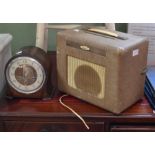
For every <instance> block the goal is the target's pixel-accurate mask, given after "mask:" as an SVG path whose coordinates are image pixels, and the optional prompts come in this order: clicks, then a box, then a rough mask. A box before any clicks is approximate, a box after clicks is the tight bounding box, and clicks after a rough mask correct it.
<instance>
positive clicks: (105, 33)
mask: <svg viewBox="0 0 155 155" xmlns="http://www.w3.org/2000/svg"><path fill="white" fill-rule="evenodd" d="M88 31H90V32H95V33H100V34H104V35H108V36H111V37H116V38H118V37H119V35H118V34H116V33H114V32H111V31H108V30H103V29H97V28H89V29H88Z"/></svg>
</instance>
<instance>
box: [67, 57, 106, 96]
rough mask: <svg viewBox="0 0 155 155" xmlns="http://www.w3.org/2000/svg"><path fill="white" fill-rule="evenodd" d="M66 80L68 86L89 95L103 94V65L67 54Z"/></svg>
mask: <svg viewBox="0 0 155 155" xmlns="http://www.w3.org/2000/svg"><path fill="white" fill-rule="evenodd" d="M67 66H68V67H67V82H68V85H69V86H70V87H72V88H73V89H76V90H78V91H79V92H83V93H87V94H88V95H89V96H93V97H96V98H98V99H103V98H104V96H105V67H103V66H101V65H98V64H95V63H92V62H88V61H85V60H82V59H78V58H76V57H72V56H67Z"/></svg>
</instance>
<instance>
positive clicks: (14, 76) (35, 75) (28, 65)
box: [6, 56, 46, 94]
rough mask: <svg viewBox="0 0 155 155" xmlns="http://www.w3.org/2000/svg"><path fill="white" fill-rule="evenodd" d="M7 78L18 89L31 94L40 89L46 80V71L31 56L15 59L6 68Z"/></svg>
mask: <svg viewBox="0 0 155 155" xmlns="http://www.w3.org/2000/svg"><path fill="white" fill-rule="evenodd" d="M6 78H7V81H8V82H9V84H10V85H11V86H12V87H13V88H14V89H16V91H18V92H21V93H25V94H30V93H34V92H36V91H38V90H39V89H40V88H41V87H42V86H43V84H44V82H45V78H46V75H45V71H44V68H43V67H42V65H41V64H40V63H39V62H38V61H36V60H35V59H33V58H30V57H26V56H23V57H17V58H15V59H13V60H12V61H11V62H10V63H9V65H8V67H7V70H6Z"/></svg>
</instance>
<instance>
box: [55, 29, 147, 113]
mask: <svg viewBox="0 0 155 155" xmlns="http://www.w3.org/2000/svg"><path fill="white" fill-rule="evenodd" d="M112 32H114V33H116V34H118V36H119V37H120V38H126V39H124V40H123V39H118V38H113V37H110V36H105V35H98V34H91V33H87V32H85V31H84V30H81V29H80V28H79V29H78V30H77V29H76V30H74V29H73V30H66V31H62V32H59V33H58V36H57V71H58V86H59V89H60V90H61V91H63V92H66V93H68V94H71V95H73V96H76V97H78V98H80V99H83V100H85V101H88V102H89V103H92V104H94V105H96V106H99V107H101V108H104V109H106V110H109V111H111V112H113V113H117V114H118V113H120V112H122V111H123V110H125V109H126V108H128V107H129V106H131V105H132V104H134V103H135V102H136V101H137V100H138V99H140V98H141V97H142V96H143V92H144V82H145V74H141V73H142V72H143V70H144V69H145V68H146V61H147V51H148V40H147V39H146V38H143V37H138V36H134V35H131V34H125V33H121V32H117V31H112ZM80 46H87V47H88V49H89V50H82V49H81V48H80ZM68 58H69V59H68ZM80 60H81V61H80ZM77 62H78V63H79V64H78V65H75V64H76V63H77ZM80 63H81V64H83V63H85V64H86V66H87V67H88V66H89V67H90V68H91V69H92V71H91V69H90V68H87V69H86V68H85V67H84V66H83V67H82V65H81V64H80ZM72 66H74V68H72V69H71V67H72ZM77 66H79V67H77ZM93 66H96V68H95V67H93ZM79 68H83V69H80V70H83V71H85V73H83V72H78V74H79V75H78V76H77V75H76V76H74V75H73V74H74V73H75V72H76V70H78V69H79ZM98 69H99V70H100V71H97V70H98ZM93 71H96V73H93ZM90 72H92V73H90ZM96 74H98V77H99V79H100V80H99V81H100V82H96V85H94V81H95V80H96V81H97V75H96ZM90 76H91V77H90ZM93 76H94V77H95V79H93ZM102 76H103V79H101V77H102ZM76 77H80V78H85V79H84V80H85V81H89V79H90V82H88V83H87V82H84V83H85V84H84V83H82V82H80V80H77V81H78V84H77V85H78V87H79V88H77V85H75V84H74V83H73V82H72V81H73V79H74V81H76ZM80 78H79V79H80ZM84 80H83V81H84ZM98 83H100V84H98ZM88 84H90V85H91V86H89V85H88ZM88 88H89V89H88ZM96 92H98V93H96ZM103 92H104V93H103ZM101 94H102V95H101ZM103 94H104V95H103Z"/></svg>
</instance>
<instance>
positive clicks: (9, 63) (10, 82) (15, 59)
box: [5, 56, 46, 94]
mask: <svg viewBox="0 0 155 155" xmlns="http://www.w3.org/2000/svg"><path fill="white" fill-rule="evenodd" d="M20 59H27V60H29V61H31V62H33V63H35V64H37V66H38V67H39V68H40V69H41V72H42V74H43V80H42V82H41V84H40V85H39V86H38V87H37V88H35V89H33V90H27V91H26V90H22V89H20V88H18V87H16V85H14V83H13V82H12V81H11V79H10V75H9V71H10V68H11V66H12V64H13V63H15V62H16V61H19V60H20ZM5 74H6V79H7V82H8V83H9V85H10V86H11V87H12V88H13V89H15V90H16V91H17V92H19V93H22V94H32V93H36V92H37V91H39V90H40V89H41V88H42V87H43V85H44V83H45V80H46V73H45V70H44V68H43V66H42V65H41V64H40V63H39V62H38V61H37V60H36V59H34V58H32V57H28V56H19V57H16V58H14V59H12V60H10V61H9V62H8V65H7V68H6V72H5Z"/></svg>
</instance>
